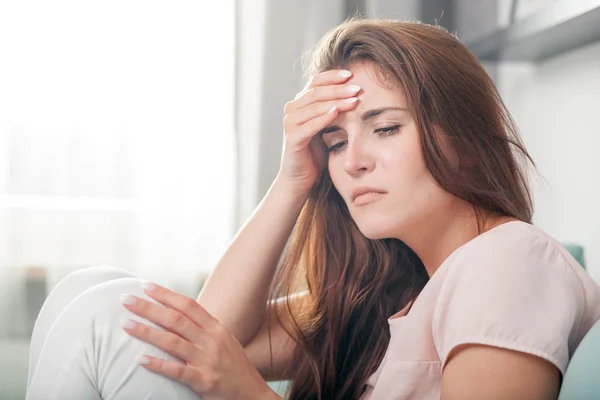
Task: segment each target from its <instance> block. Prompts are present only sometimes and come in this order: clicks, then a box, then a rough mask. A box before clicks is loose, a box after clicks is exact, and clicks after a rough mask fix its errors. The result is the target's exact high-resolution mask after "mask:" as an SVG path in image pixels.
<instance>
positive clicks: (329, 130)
mask: <svg viewBox="0 0 600 400" xmlns="http://www.w3.org/2000/svg"><path fill="white" fill-rule="evenodd" d="M388 111H408V109H406V108H402V107H382V108H375V109H373V110H368V111H365V112H364V113H363V114H362V115H361V116H360V119H361V120H362V121H363V122H364V121H367V120H369V119H371V118H374V117H376V116H378V115H381V114H383V113H385V112H388ZM340 129H342V128H340V127H339V125H329V126H327V127H325V128H323V129H321V130H320V131H319V133H318V135H321V136H322V135H326V134H328V133H332V132H335V131H339V130H340Z"/></svg>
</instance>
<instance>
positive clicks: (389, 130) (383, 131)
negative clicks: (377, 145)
mask: <svg viewBox="0 0 600 400" xmlns="http://www.w3.org/2000/svg"><path fill="white" fill-rule="evenodd" d="M399 129H400V125H394V126H386V127H385V128H379V129H375V133H377V136H379V137H385V136H391V135H393V134H394V133H396V132H398V130H399Z"/></svg>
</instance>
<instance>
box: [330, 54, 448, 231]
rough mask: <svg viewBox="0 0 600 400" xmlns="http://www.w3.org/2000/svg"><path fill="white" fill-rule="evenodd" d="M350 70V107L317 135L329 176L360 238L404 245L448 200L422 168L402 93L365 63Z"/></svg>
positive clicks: (421, 160)
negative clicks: (354, 94)
mask: <svg viewBox="0 0 600 400" xmlns="http://www.w3.org/2000/svg"><path fill="white" fill-rule="evenodd" d="M350 70H351V71H352V73H353V76H352V77H351V78H350V79H349V81H348V82H347V83H348V84H353V85H359V86H360V87H361V91H360V92H359V93H358V105H357V106H356V108H354V109H353V110H351V111H348V112H343V113H340V115H339V116H338V117H337V118H336V120H335V121H334V122H333V123H332V124H331V125H330V126H329V127H328V128H326V130H324V133H323V134H322V138H323V141H324V142H325V144H326V146H327V148H328V149H329V159H328V168H329V174H330V176H331V179H332V181H333V184H334V185H335V187H336V189H337V190H338V192H339V193H340V195H341V196H342V197H343V199H344V201H345V202H346V204H347V206H348V209H349V210H350V214H351V215H352V218H353V219H354V221H355V222H356V224H357V225H358V227H359V229H360V230H361V232H362V233H363V234H364V235H365V236H366V237H368V238H370V239H381V238H390V237H394V238H398V239H400V240H404V241H408V242H410V240H407V239H410V238H409V237H407V235H410V234H411V232H415V233H416V232H418V231H421V232H422V231H423V230H422V229H418V228H422V227H424V226H426V225H423V224H427V223H428V222H430V221H431V220H432V219H433V218H439V216H440V215H443V211H444V210H446V211H448V208H449V206H450V202H451V201H452V196H451V195H450V194H449V193H447V192H445V191H444V190H443V189H442V188H441V187H440V186H439V185H438V184H437V182H435V180H434V179H433V177H432V176H431V174H430V173H429V171H428V170H427V168H426V166H425V163H424V160H423V154H422V151H421V145H420V139H419V132H418V130H417V126H416V124H415V121H414V120H413V117H412V115H411V114H410V112H409V111H408V104H407V101H406V97H405V95H404V91H403V90H402V89H401V88H399V87H396V88H393V89H386V88H384V87H383V86H382V85H381V84H380V83H379V82H378V76H377V74H376V71H375V69H373V67H372V66H371V65H370V64H368V63H362V64H357V65H355V66H354V67H352V68H350ZM336 127H337V129H336ZM325 132H327V133H325ZM415 228H417V229H415Z"/></svg>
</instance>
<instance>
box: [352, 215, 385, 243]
mask: <svg viewBox="0 0 600 400" xmlns="http://www.w3.org/2000/svg"><path fill="white" fill-rule="evenodd" d="M354 222H356V226H358V229H359V230H360V232H361V233H362V234H363V235H365V237H366V238H367V239H371V240H376V239H388V238H391V237H394V234H393V232H394V230H393V229H392V226H391V224H390V221H389V219H388V220H383V219H379V218H372V219H368V218H361V219H358V220H357V219H355V220H354Z"/></svg>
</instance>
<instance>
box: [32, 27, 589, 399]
mask: <svg viewBox="0 0 600 400" xmlns="http://www.w3.org/2000/svg"><path fill="white" fill-rule="evenodd" d="M309 73H310V74H311V77H312V79H311V81H310V84H309V85H308V86H307V88H306V89H305V90H304V91H302V92H301V93H300V94H299V95H298V96H297V97H296V98H295V99H294V100H293V101H290V102H289V103H287V104H286V106H285V118H284V128H285V145H284V151H283V157H282V163H281V169H280V172H279V174H278V176H277V178H276V179H275V182H274V183H273V185H272V187H271V189H270V191H269V193H268V194H267V195H266V196H265V198H264V199H263V201H262V202H261V204H260V205H259V207H258V208H257V210H256V211H255V213H254V214H253V216H252V217H251V218H250V220H249V221H248V222H247V224H246V225H245V226H244V227H243V229H242V230H241V231H240V232H239V233H238V235H237V236H236V238H235V240H234V241H233V242H232V244H231V246H230V247H229V249H228V251H227V252H226V254H225V255H224V256H223V258H222V259H221V261H220V262H219V264H218V265H217V267H216V269H215V270H214V272H213V274H212V275H211V277H210V279H209V280H208V282H207V283H206V285H205V287H204V289H203V290H202V292H201V293H200V296H199V298H198V302H196V301H193V300H192V299H189V298H185V297H184V296H181V295H179V294H177V293H173V292H171V291H169V290H167V289H166V288H163V287H160V286H157V285H153V284H150V283H147V282H146V283H143V284H142V283H141V282H140V281H139V280H138V279H137V278H135V277H131V276H127V274H126V273H125V272H122V271H119V270H115V269H109V268H95V269H87V270H83V271H79V272H77V273H74V274H72V275H70V276H68V277H67V278H65V279H64V280H63V281H62V282H61V283H60V284H59V285H58V286H57V287H56V288H55V289H54V291H53V292H52V293H51V294H50V296H49V298H48V300H47V301H46V304H45V305H44V308H43V309H42V311H41V313H40V316H39V319H38V322H37V325H36V329H35V331H34V335H33V338H32V367H31V368H32V370H31V373H30V382H29V393H28V399H42V398H43V399H53V398H60V399H70V398H77V399H133V398H145V399H166V398H169V399H170V398H182V399H183V398H184V399H194V398H198V397H199V396H202V398H203V399H245V398H248V399H268V398H278V396H277V395H276V394H275V393H273V392H272V391H271V390H270V389H269V387H268V386H267V384H266V383H265V381H266V380H271V379H290V380H291V386H290V388H289V392H288V397H289V398H292V399H359V398H361V399H369V398H370V399H436V398H440V397H443V398H444V399H461V400H462V399H487V398H494V399H516V398H519V399H553V398H556V397H557V395H558V391H559V387H560V382H561V376H562V374H563V373H564V371H565V368H566V366H567V363H568V361H569V358H570V356H571V355H572V353H573V351H574V350H575V348H576V347H577V345H578V343H579V342H580V340H581V339H582V337H583V336H584V335H585V333H586V332H587V331H588V330H589V329H590V327H591V326H592V325H593V324H594V323H595V322H596V321H597V320H598V319H599V318H600V287H599V286H598V285H597V284H596V283H594V282H593V281H592V280H591V279H590V277H589V276H588V275H587V274H586V273H585V271H584V270H583V269H582V268H581V267H580V266H579V265H578V264H577V263H576V261H575V260H574V259H573V258H572V257H571V256H570V255H569V254H568V253H567V252H566V251H565V250H564V249H563V248H562V247H561V246H560V245H559V244H558V243H557V242H556V241H555V240H553V239H552V238H551V237H549V236H548V235H546V234H545V233H544V232H542V231H541V230H540V229H538V228H537V227H535V226H533V225H532V224H531V218H532V214H533V207H532V201H531V196H530V192H529V188H528V185H527V171H526V165H527V162H530V161H531V160H530V157H529V155H528V154H527V152H526V150H525V148H524V146H523V144H522V142H521V141H520V139H519V137H518V133H517V130H516V128H515V126H514V124H513V122H512V120H511V118H510V116H509V114H508V112H507V111H506V109H505V108H504V106H503V103H502V101H501V99H500V97H499V95H498V93H497V91H496V89H495V87H494V85H493V83H492V81H491V80H490V78H489V77H488V75H487V74H486V72H485V71H484V69H483V68H482V67H481V65H480V63H479V62H478V61H477V59H476V58H475V57H474V56H473V55H472V54H471V53H470V52H469V51H468V50H467V49H466V48H465V47H464V46H463V45H462V44H461V43H460V42H459V41H458V40H457V39H456V38H455V37H453V36H452V35H450V34H449V33H447V32H445V31H444V30H442V29H440V28H437V27H432V26H428V25H425V24H419V23H409V22H393V21H371V20H356V21H348V22H346V23H344V24H342V25H341V26H339V27H337V28H336V29H334V30H333V31H332V32H330V33H329V34H328V35H327V36H326V37H324V38H323V40H322V41H321V43H320V44H319V46H318V48H317V50H316V52H315V54H314V57H313V62H312V67H311V69H310V72H309ZM290 234H292V239H291V241H290V242H289V246H288V247H287V248H285V250H284V247H285V245H286V242H287V240H288V237H289V236H290ZM282 253H284V255H285V257H284V258H283V262H282V265H281V267H280V268H279V269H278V268H277V267H276V266H277V264H278V261H279V258H280V256H281V255H282ZM142 286H143V287H144V290H143V291H142ZM269 288H271V290H270V291H269ZM121 293H129V294H126V295H124V296H122V301H123V303H124V305H125V306H124V307H123V306H122V305H120V304H118V299H117V297H118V295H119V294H121ZM270 299H277V300H270ZM134 315H135V316H134ZM122 317H125V318H126V320H125V321H124V323H123V328H124V330H125V332H123V331H122V330H121V327H120V326H119V321H120V320H121V318H122ZM137 356H145V357H142V359H141V360H137V358H136V357H137ZM146 356H150V357H146ZM138 361H139V362H138Z"/></svg>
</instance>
